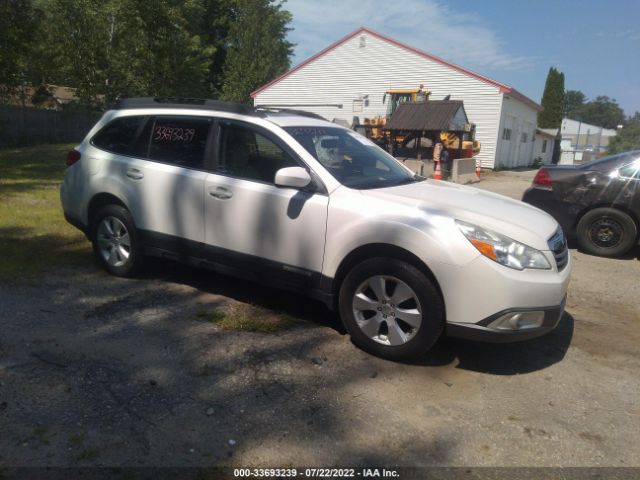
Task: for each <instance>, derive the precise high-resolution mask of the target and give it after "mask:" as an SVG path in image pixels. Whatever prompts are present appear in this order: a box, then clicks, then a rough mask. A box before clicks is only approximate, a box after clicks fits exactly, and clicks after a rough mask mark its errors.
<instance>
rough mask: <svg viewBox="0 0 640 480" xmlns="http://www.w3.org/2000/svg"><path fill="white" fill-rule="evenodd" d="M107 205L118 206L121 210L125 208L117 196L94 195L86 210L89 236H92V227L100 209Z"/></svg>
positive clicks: (106, 194)
mask: <svg viewBox="0 0 640 480" xmlns="http://www.w3.org/2000/svg"><path fill="white" fill-rule="evenodd" d="M107 205H119V206H121V207H122V208H125V209H127V210H129V209H128V208H127V205H126V204H125V203H124V202H123V201H122V200H121V199H120V198H118V197H117V196H115V195H113V194H112V193H98V194H96V195H94V196H93V197H92V198H91V200H90V201H89V208H88V210H87V221H88V227H89V236H90V237H91V236H92V235H93V233H92V232H93V227H94V221H95V216H96V214H97V213H98V212H99V211H100V209H101V208H102V207H105V206H107Z"/></svg>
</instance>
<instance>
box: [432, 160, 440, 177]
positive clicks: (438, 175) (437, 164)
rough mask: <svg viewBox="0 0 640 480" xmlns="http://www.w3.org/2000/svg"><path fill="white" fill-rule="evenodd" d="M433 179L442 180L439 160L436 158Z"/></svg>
mask: <svg viewBox="0 0 640 480" xmlns="http://www.w3.org/2000/svg"><path fill="white" fill-rule="evenodd" d="M433 179H434V180H442V170H440V162H439V161H438V160H436V170H435V171H434V172H433Z"/></svg>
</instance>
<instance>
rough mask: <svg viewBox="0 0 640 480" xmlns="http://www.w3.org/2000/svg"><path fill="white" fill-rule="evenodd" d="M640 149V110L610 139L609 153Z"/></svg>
mask: <svg viewBox="0 0 640 480" xmlns="http://www.w3.org/2000/svg"><path fill="white" fill-rule="evenodd" d="M628 150H640V112H636V113H635V114H634V115H633V116H632V117H629V118H628V119H627V121H626V124H625V126H624V127H623V128H622V129H620V130H618V134H617V135H616V136H615V137H613V138H612V139H611V140H610V141H609V150H608V151H609V153H611V154H613V153H620V152H626V151H628Z"/></svg>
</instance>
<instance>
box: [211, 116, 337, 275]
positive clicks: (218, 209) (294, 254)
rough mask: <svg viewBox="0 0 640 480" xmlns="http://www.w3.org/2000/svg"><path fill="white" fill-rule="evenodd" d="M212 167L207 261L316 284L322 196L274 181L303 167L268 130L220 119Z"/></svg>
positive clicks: (319, 267)
mask: <svg viewBox="0 0 640 480" xmlns="http://www.w3.org/2000/svg"><path fill="white" fill-rule="evenodd" d="M216 153H217V162H216V166H215V167H214V172H213V173H211V174H210V175H208V177H207V178H206V182H205V195H204V197H205V242H206V247H207V248H208V251H209V253H210V255H211V256H212V258H213V259H214V261H216V262H219V263H222V264H228V265H231V266H237V267H239V268H241V269H243V270H251V271H253V272H254V273H256V274H257V276H259V277H262V279H265V278H266V279H273V280H274V281H278V280H279V281H284V282H285V283H291V282H293V283H297V284H298V285H297V286H300V287H313V286H317V282H318V281H319V279H320V272H322V260H323V256H324V241H325V231H326V220H327V207H328V203H329V197H328V196H327V195H326V194H324V193H319V192H317V191H315V192H314V191H305V190H304V189H303V190H299V189H294V188H281V187H277V186H276V185H275V184H274V178H275V173H276V171H277V170H279V169H280V168H285V167H292V166H304V165H302V164H301V163H300V161H299V160H298V159H296V158H295V154H293V153H292V152H290V151H289V150H288V148H287V147H286V145H285V144H284V143H283V142H282V141H281V140H279V139H278V138H277V136H275V135H274V134H272V133H271V132H268V131H267V130H264V129H261V128H260V127H257V126H254V125H251V124H247V123H243V122H235V121H233V122H232V121H226V120H221V121H220V124H219V130H218V141H217V152H216Z"/></svg>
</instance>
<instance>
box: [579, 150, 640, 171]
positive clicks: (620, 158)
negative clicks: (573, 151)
mask: <svg viewBox="0 0 640 480" xmlns="http://www.w3.org/2000/svg"><path fill="white" fill-rule="evenodd" d="M636 158H640V151H638V150H636V151H630V152H623V153H618V154H617V155H611V156H609V157H603V158H598V159H596V160H592V161H590V162H586V163H583V164H582V165H580V167H579V168H582V169H585V170H601V169H605V170H606V169H608V168H611V167H614V166H615V165H623V164H625V163H629V162H631V161H633V160H634V159H636Z"/></svg>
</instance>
